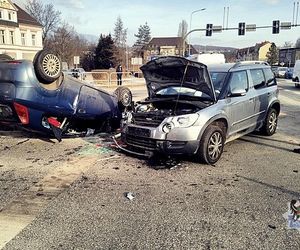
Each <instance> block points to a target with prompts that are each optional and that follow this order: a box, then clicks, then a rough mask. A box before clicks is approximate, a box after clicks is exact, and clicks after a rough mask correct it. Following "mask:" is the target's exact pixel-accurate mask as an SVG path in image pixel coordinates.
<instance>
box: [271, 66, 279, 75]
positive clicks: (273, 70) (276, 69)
mask: <svg viewBox="0 0 300 250" xmlns="http://www.w3.org/2000/svg"><path fill="white" fill-rule="evenodd" d="M271 70H272V72H273V73H274V75H275V76H276V77H277V76H278V66H272V67H271Z"/></svg>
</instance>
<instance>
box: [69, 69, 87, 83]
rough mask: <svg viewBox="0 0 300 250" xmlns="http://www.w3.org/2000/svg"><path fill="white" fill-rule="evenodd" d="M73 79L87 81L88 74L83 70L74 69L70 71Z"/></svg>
mask: <svg viewBox="0 0 300 250" xmlns="http://www.w3.org/2000/svg"><path fill="white" fill-rule="evenodd" d="M70 72H71V74H72V76H73V77H75V78H78V79H80V80H85V79H86V72H85V70H84V69H83V68H73V69H71V70H70Z"/></svg>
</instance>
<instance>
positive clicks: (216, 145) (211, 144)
mask: <svg viewBox="0 0 300 250" xmlns="http://www.w3.org/2000/svg"><path fill="white" fill-rule="evenodd" d="M222 147H223V137H222V135H221V133H220V132H217V131H216V132H214V133H213V134H212V135H211V137H210V138H209V141H208V155H209V157H210V158H211V159H212V160H216V159H218V158H219V157H220V155H221V153H222Z"/></svg>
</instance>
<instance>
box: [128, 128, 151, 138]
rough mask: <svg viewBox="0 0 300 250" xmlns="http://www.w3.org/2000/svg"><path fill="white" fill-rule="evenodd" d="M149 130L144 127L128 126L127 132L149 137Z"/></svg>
mask: <svg viewBox="0 0 300 250" xmlns="http://www.w3.org/2000/svg"><path fill="white" fill-rule="evenodd" d="M150 133H151V131H150V130H149V129H145V128H135V127H128V134H130V135H134V136H140V137H150Z"/></svg>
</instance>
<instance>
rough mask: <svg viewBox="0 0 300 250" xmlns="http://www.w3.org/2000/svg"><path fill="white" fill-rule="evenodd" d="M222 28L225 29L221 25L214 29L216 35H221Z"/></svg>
mask: <svg viewBox="0 0 300 250" xmlns="http://www.w3.org/2000/svg"><path fill="white" fill-rule="evenodd" d="M222 28H223V27H222V26H220V25H218V26H217V25H216V26H213V27H212V29H213V32H214V33H221V32H222Z"/></svg>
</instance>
